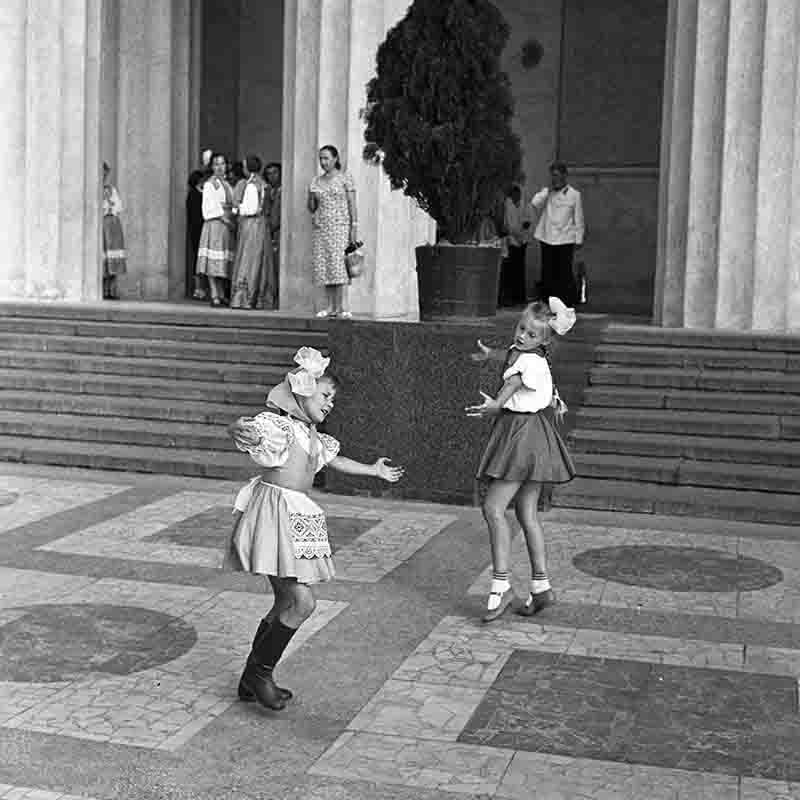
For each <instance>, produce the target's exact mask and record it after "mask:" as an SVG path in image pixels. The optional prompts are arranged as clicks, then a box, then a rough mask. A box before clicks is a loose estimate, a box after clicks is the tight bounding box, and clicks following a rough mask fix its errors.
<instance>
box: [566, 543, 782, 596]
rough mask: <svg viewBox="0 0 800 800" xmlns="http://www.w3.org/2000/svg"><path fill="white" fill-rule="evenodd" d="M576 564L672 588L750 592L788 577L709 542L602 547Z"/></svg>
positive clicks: (605, 575) (630, 580)
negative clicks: (702, 544)
mask: <svg viewBox="0 0 800 800" xmlns="http://www.w3.org/2000/svg"><path fill="white" fill-rule="evenodd" d="M572 563H573V564H574V565H575V566H576V567H577V568H578V569H579V570H581V571H582V572H586V573H588V574H589V575H595V576H596V577H598V578H605V579H606V580H609V581H615V582H616V583H625V584H628V585H630V586H645V587H648V588H651V589H665V590H667V591H671V592H736V591H740V592H750V591H754V590H756V589H765V588H766V587H768V586H773V585H774V584H776V583H780V581H782V580H783V573H782V572H781V571H780V570H779V569H778V568H777V567H773V566H772V565H771V564H767V563H766V562H764V561H759V560H758V559H756V558H749V557H747V556H738V557H737V556H736V555H732V554H730V553H724V552H722V551H719V550H711V549H708V548H704V547H669V546H659V545H622V546H618V547H600V548H597V549H594V550H585V551H584V552H582V553H578V555H576V556H575V557H574V558H573V559H572Z"/></svg>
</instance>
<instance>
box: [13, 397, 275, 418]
mask: <svg viewBox="0 0 800 800" xmlns="http://www.w3.org/2000/svg"><path fill="white" fill-rule="evenodd" d="M80 394H83V393H78V392H52V391H31V390H24V391H13V390H0V413H2V412H3V411H9V409H7V408H6V407H5V406H4V403H7V402H9V401H12V400H18V401H20V402H22V401H25V400H31V399H33V398H34V397H38V398H39V399H42V400H44V402H45V403H47V404H49V405H51V406H55V405H58V404H59V403H64V404H74V403H75V402H76V398H78V397H79V396H80ZM90 396H91V397H92V399H93V402H95V403H97V402H100V401H105V402H107V403H108V404H109V405H110V406H113V405H115V404H116V405H123V404H128V405H130V406H131V407H134V408H135V407H138V408H141V409H142V410H145V409H150V408H157V407H162V406H164V405H166V404H168V403H169V401H168V400H167V399H166V398H159V397H130V396H119V395H103V394H92V395H90ZM237 407H239V404H235V403H217V402H209V401H205V400H186V399H181V401H180V404H179V408H180V409H183V410H186V411H195V412H201V411H202V412H206V413H207V414H209V415H210V414H231V413H232V411H233V410H234V409H235V408H237ZM250 410H251V411H252V412H253V413H258V411H259V410H263V409H256V408H255V407H253V406H251V407H250ZM14 413H16V414H19V413H47V412H42V411H41V410H40V409H38V408H35V407H34V408H31V409H30V412H27V411H25V410H23V411H20V410H19V409H14ZM57 413H58V414H59V416H61V415H64V416H66V415H70V416H72V415H73V414H74V415H75V416H80V417H81V418H85V417H86V416H91V412H90V414H88V415H87V414H83V413H82V412H80V411H75V412H61V411H59V412H57ZM97 416H98V417H102V418H107V415H105V414H103V415H100V414H98V415H97ZM148 424H149V423H148Z"/></svg>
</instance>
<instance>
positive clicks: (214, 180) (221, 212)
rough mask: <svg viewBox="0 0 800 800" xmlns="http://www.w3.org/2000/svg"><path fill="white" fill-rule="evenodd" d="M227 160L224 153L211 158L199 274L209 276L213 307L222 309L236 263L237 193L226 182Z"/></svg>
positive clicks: (206, 183)
mask: <svg viewBox="0 0 800 800" xmlns="http://www.w3.org/2000/svg"><path fill="white" fill-rule="evenodd" d="M226 167H227V159H226V158H225V156H224V155H223V154H222V153H214V155H213V156H212V157H211V168H212V170H213V174H212V176H211V178H209V179H208V180H207V181H206V182H205V183H204V184H203V219H204V220H205V221H204V222H203V232H202V233H201V234H200V248H199V250H198V252H197V269H196V272H197V274H198V275H206V276H207V277H208V286H209V289H210V291H211V305H212V306H215V307H216V306H221V305H222V299H223V297H224V295H225V284H224V282H225V280H226V279H228V278H230V274H231V264H232V263H233V244H232V242H233V228H234V224H233V212H232V208H233V190H232V189H231V185H230V184H229V183H228V182H227V181H226V180H225V170H226Z"/></svg>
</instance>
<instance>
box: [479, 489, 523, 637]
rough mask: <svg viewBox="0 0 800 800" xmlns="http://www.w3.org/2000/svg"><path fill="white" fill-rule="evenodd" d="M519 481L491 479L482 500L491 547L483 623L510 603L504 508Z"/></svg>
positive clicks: (508, 539)
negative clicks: (487, 591) (490, 563)
mask: <svg viewBox="0 0 800 800" xmlns="http://www.w3.org/2000/svg"><path fill="white" fill-rule="evenodd" d="M520 485H521V484H520V482H519V481H502V480H493V481H492V482H491V484H490V485H489V489H488V491H487V492H486V497H485V499H484V501H483V517H484V519H485V520H486V524H487V525H488V527H489V539H490V542H491V547H492V568H493V576H492V586H491V590H490V593H489V600H488V602H487V613H486V615H485V616H484V618H483V619H484V622H491V621H492V620H494V619H497V617H499V616H500V615H501V614H502V613H503V612H504V611H505V610H506V608H508V606H509V605H510V604H511V600H512V598H513V593H512V591H511V582H510V562H511V526H510V525H509V524H508V518H507V517H506V509H507V508H508V505H509V503H511V501H512V500H513V499H514V495H516V493H517V491H518V490H519V488H520Z"/></svg>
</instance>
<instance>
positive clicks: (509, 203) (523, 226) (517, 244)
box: [497, 184, 531, 307]
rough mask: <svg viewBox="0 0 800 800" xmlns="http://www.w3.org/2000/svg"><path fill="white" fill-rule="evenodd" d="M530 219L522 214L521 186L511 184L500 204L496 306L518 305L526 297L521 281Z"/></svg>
mask: <svg viewBox="0 0 800 800" xmlns="http://www.w3.org/2000/svg"><path fill="white" fill-rule="evenodd" d="M530 227H531V223H530V222H529V221H528V220H527V219H526V218H525V206H524V205H523V204H522V189H521V188H520V186H519V185H518V184H514V185H513V186H512V187H511V191H510V192H509V193H508V197H506V199H505V203H504V206H503V229H504V231H505V235H506V251H507V254H506V257H505V258H504V259H503V262H502V264H501V265H500V293H499V297H498V302H497V304H498V306H501V307H503V306H522V305H525V303H526V302H527V299H528V292H527V287H526V285H525V254H526V252H527V250H528V231H529V229H530Z"/></svg>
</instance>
